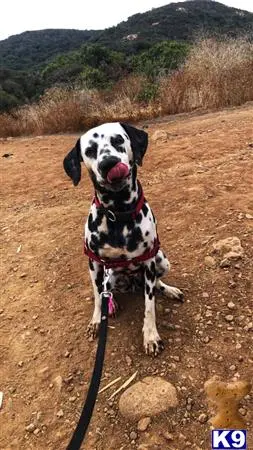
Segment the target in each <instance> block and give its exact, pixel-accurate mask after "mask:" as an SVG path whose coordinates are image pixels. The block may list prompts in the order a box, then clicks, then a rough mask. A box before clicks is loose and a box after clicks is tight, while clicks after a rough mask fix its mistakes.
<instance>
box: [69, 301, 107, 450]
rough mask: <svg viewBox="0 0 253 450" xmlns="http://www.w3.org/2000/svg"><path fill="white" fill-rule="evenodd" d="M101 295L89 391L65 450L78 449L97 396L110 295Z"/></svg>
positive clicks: (103, 355) (103, 354)
mask: <svg viewBox="0 0 253 450" xmlns="http://www.w3.org/2000/svg"><path fill="white" fill-rule="evenodd" d="M101 295H102V307H101V324H100V330H99V340H98V346H97V353H96V359H95V365H94V369H93V373H92V378H91V382H90V386H89V390H88V393H87V397H86V400H85V404H84V406H83V409H82V412H81V416H80V418H79V421H78V424H77V426H76V429H75V431H74V433H73V436H72V439H71V441H70V443H69V445H68V446H67V449H66V450H79V449H80V447H81V445H82V442H83V440H84V437H85V434H86V431H87V428H88V426H89V423H90V420H91V416H92V412H93V409H94V406H95V402H96V398H97V394H98V389H99V384H100V380H101V375H102V370H103V363H104V357H105V347H106V337H107V323H108V303H109V301H110V298H111V293H105V292H103V293H102V294H101Z"/></svg>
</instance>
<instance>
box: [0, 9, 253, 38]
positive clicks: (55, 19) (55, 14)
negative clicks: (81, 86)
mask: <svg viewBox="0 0 253 450" xmlns="http://www.w3.org/2000/svg"><path fill="white" fill-rule="evenodd" d="M179 1H182V0H179ZM174 2H175V3H176V0H174ZM1 3H2V5H1V8H0V40H2V39H6V38H7V37H8V36H11V35H13V34H18V33H22V32H23V31H28V30H41V29H45V28H75V29H80V30H87V29H94V30H95V29H104V28H108V27H110V26H112V25H117V24H118V23H119V22H121V21H122V20H126V19H127V18H128V17H129V16H131V15H133V14H136V13H138V12H144V11H148V10H149V9H151V8H157V7H159V6H163V5H167V4H168V3H172V2H171V1H170V0H164V1H162V0H125V1H122V0H89V1H88V0H41V1H39V0H2V1H1ZM220 3H224V4H226V5H228V6H233V7H234V8H238V9H245V10H247V11H251V12H253V0H220Z"/></svg>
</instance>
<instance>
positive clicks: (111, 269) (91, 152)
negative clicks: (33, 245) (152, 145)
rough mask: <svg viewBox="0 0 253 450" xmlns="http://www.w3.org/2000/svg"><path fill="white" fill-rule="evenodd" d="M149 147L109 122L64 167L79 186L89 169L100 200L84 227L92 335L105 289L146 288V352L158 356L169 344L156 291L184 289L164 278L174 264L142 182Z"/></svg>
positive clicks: (173, 293)
mask: <svg viewBox="0 0 253 450" xmlns="http://www.w3.org/2000/svg"><path fill="white" fill-rule="evenodd" d="M147 146H148V135H147V133H146V132H145V131H143V130H139V129H137V128H135V127H132V126H130V125H127V124H125V123H118V122H117V123H106V124H103V125H100V126H98V127H96V128H93V129H91V130H89V131H88V132H87V133H85V134H84V135H82V136H81V138H80V139H78V141H77V143H76V145H75V147H74V148H73V149H72V150H71V151H70V152H69V153H68V155H67V156H66V157H65V159H64V169H65V171H66V173H67V174H68V175H69V177H70V178H71V179H72V181H73V183H74V185H75V186H76V185H77V184H78V183H79V181H80V179H81V162H82V161H83V162H84V165H85V166H86V168H87V169H88V172H89V175H90V178H91V180H92V182H93V184H94V188H95V198H94V200H93V203H92V205H91V208H90V212H89V216H88V220H87V222H86V225H85V252H86V254H87V255H88V256H89V268H90V276H91V281H92V285H93V289H94V297H95V309H94V313H93V316H92V319H91V322H90V324H89V326H88V334H89V336H91V337H93V338H94V337H95V336H96V335H97V332H98V328H99V324H100V320H101V293H102V292H109V291H110V292H115V291H123V292H126V291H129V290H132V291H133V290H136V289H137V288H138V287H140V288H142V289H143V291H144V296H145V316H144V325H143V335H144V348H145V350H146V353H148V354H153V355H157V354H158V353H160V352H161V351H162V350H163V349H164V344H163V342H162V340H161V338H160V336H159V334H158V331H157V328H156V317H155V292H156V290H157V291H158V292H159V291H160V292H162V293H163V294H165V295H166V296H168V297H171V298H174V299H177V300H180V301H182V299H183V294H182V292H181V291H180V290H179V289H177V288H175V287H172V286H168V285H166V284H164V283H163V282H162V281H161V280H160V278H161V277H162V276H163V275H166V274H167V273H168V271H169V268H170V264H169V261H168V260H167V258H166V256H165V255H164V253H163V252H162V251H161V250H160V249H159V241H158V236H157V230H156V220H155V217H154V215H153V212H152V210H151V208H150V206H149V204H148V202H147V201H146V199H145V198H144V195H143V192H142V188H141V185H140V183H139V182H138V181H137V165H141V164H142V160H143V157H144V155H145V152H146V149H147Z"/></svg>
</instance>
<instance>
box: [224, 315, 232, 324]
mask: <svg viewBox="0 0 253 450" xmlns="http://www.w3.org/2000/svg"><path fill="white" fill-rule="evenodd" d="M225 320H226V321H227V322H232V321H233V320H234V316H232V315H231V314H228V315H227V316H225Z"/></svg>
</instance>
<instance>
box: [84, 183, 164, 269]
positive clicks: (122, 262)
mask: <svg viewBox="0 0 253 450" xmlns="http://www.w3.org/2000/svg"><path fill="white" fill-rule="evenodd" d="M138 185H139V191H140V195H139V199H138V201H137V204H136V206H135V209H134V210H132V211H128V212H115V211H112V210H110V209H108V208H104V206H103V205H102V204H101V203H100V201H99V199H98V197H97V195H96V194H95V196H94V199H93V203H94V204H95V205H96V207H97V208H98V209H100V210H101V211H102V212H104V214H105V215H106V216H107V217H108V218H109V220H111V221H112V222H116V221H117V220H118V219H121V220H122V219H124V218H125V219H126V218H128V220H129V217H130V218H132V219H135V218H136V217H137V215H138V214H139V212H140V211H141V209H142V207H143V204H144V202H145V197H144V194H143V190H142V187H141V185H140V183H138ZM159 248H160V242H159V239H158V237H157V238H156V239H155V240H154V244H153V247H152V248H149V249H147V250H145V252H144V253H143V254H142V255H139V256H136V257H135V258H131V259H123V258H117V259H110V258H101V257H100V256H98V255H96V253H94V252H93V251H92V250H91V249H90V248H89V247H88V246H87V245H86V243H85V242H84V253H85V254H86V255H87V256H88V257H89V258H90V259H92V260H93V261H96V262H98V263H100V264H102V265H103V266H104V267H105V269H111V268H116V267H122V268H124V267H128V266H130V265H131V264H134V265H138V264H139V263H140V262H143V261H147V260H148V259H151V258H153V257H154V256H156V254H157V252H158V250H159Z"/></svg>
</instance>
